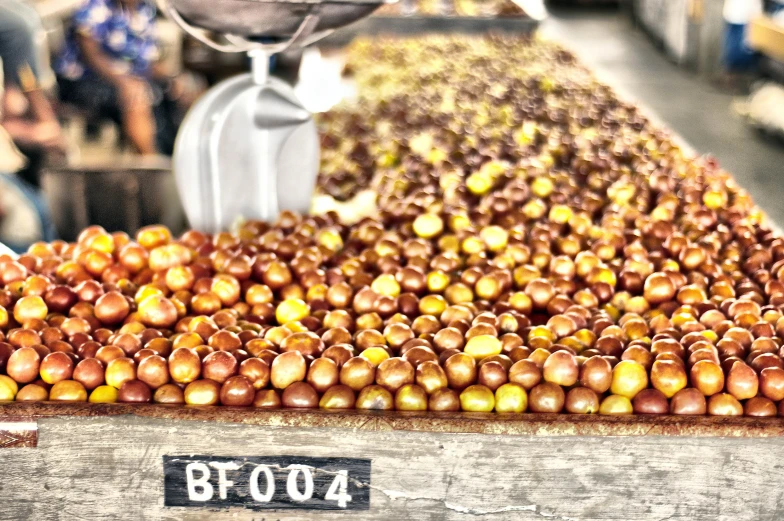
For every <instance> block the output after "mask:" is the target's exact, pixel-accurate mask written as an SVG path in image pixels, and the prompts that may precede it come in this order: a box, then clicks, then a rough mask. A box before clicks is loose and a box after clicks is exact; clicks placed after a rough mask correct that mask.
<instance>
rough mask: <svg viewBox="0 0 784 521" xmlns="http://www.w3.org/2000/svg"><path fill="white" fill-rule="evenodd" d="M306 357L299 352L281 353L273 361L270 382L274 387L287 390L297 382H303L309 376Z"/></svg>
mask: <svg viewBox="0 0 784 521" xmlns="http://www.w3.org/2000/svg"><path fill="white" fill-rule="evenodd" d="M307 370H308V367H307V363H306V362H305V357H304V356H302V353H300V352H299V351H289V352H288V353H281V354H280V355H278V356H277V357H276V358H275V360H273V361H272V366H271V367H270V381H271V382H272V385H273V387H275V388H277V389H285V388H287V387H288V386H289V385H291V384H293V383H295V382H301V381H303V380H304V379H305V376H306V375H307Z"/></svg>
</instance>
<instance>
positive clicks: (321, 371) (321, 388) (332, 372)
mask: <svg viewBox="0 0 784 521" xmlns="http://www.w3.org/2000/svg"><path fill="white" fill-rule="evenodd" d="M339 381H340V371H339V370H338V366H337V364H336V363H335V362H334V361H332V360H330V359H329V358H317V359H315V360H313V362H311V364H310V368H309V369H308V376H307V382H308V383H309V384H310V385H311V386H312V387H313V388H314V389H315V390H316V392H319V393H323V392H326V391H327V389H329V388H330V387H332V386H335V385H337V384H338V382H339Z"/></svg>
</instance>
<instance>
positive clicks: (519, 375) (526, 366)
mask: <svg viewBox="0 0 784 521" xmlns="http://www.w3.org/2000/svg"><path fill="white" fill-rule="evenodd" d="M509 381H510V382H512V383H516V384H520V385H522V386H523V388H524V389H525V390H526V391H530V390H531V389H533V388H534V387H536V385H538V384H539V382H541V381H542V370H541V369H540V368H539V366H537V365H536V364H535V363H534V362H532V361H531V360H518V361H517V362H515V363H514V364H513V365H512V367H511V368H509Z"/></svg>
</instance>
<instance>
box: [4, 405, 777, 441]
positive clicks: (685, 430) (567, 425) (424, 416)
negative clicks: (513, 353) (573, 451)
mask: <svg viewBox="0 0 784 521" xmlns="http://www.w3.org/2000/svg"><path fill="white" fill-rule="evenodd" d="M122 415H133V416H137V417H140V418H159V419H169V420H199V421H211V422H222V423H242V424H246V425H263V426H271V427H323V428H343V429H359V430H365V431H390V430H402V431H417V432H434V433H475V434H502V435H538V436H577V435H580V436H608V435H609V436H642V435H646V436H654V435H664V436H727V437H771V436H773V437H777V436H784V418H737V417H710V416H596V415H574V414H497V413H462V412H460V413H438V412H394V411H390V412H381V411H355V410H349V411H337V410H332V411H326V410H318V409H317V410H296V409H276V410H263V409H252V408H233V407H202V406H181V405H172V406H169V405H139V404H137V405H131V404H91V403H62V402H58V403H30V402H27V403H25V402H6V403H2V402H0V422H2V421H5V420H6V419H10V420H16V421H35V420H36V419H39V418H49V417H57V416H73V417H81V418H84V417H102V416H122Z"/></svg>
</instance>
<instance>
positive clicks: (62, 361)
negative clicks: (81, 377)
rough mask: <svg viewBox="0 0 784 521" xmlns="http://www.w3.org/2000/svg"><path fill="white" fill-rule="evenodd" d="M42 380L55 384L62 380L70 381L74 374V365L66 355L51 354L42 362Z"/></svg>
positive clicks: (40, 370)
mask: <svg viewBox="0 0 784 521" xmlns="http://www.w3.org/2000/svg"><path fill="white" fill-rule="evenodd" d="M39 372H40V374H41V380H43V381H44V382H46V383H48V384H55V383H57V382H60V381H62V380H70V379H71V377H72V376H73V372H74V363H73V360H72V359H71V357H70V356H68V355H67V354H65V353H50V354H48V355H46V356H45V357H44V359H43V360H42V361H41V366H40V369H39Z"/></svg>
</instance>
